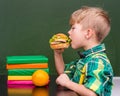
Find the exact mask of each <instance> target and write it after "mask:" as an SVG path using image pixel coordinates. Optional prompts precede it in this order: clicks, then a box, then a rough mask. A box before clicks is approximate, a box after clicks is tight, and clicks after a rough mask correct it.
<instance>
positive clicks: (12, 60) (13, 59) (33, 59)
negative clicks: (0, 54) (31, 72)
mask: <svg viewBox="0 0 120 96" xmlns="http://www.w3.org/2000/svg"><path fill="white" fill-rule="evenodd" d="M6 59H7V64H21V63H48V58H47V57H46V56H43V55H34V56H33V55H31V56H7V57H6Z"/></svg>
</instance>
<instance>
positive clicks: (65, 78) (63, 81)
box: [56, 74, 70, 87]
mask: <svg viewBox="0 0 120 96" xmlns="http://www.w3.org/2000/svg"><path fill="white" fill-rule="evenodd" d="M69 81H70V79H69V77H68V76H67V75H66V74H61V75H60V76H59V77H58V78H57V79H56V83H57V84H59V85H61V86H64V87H65V86H66V84H67V83H68V82H69Z"/></svg>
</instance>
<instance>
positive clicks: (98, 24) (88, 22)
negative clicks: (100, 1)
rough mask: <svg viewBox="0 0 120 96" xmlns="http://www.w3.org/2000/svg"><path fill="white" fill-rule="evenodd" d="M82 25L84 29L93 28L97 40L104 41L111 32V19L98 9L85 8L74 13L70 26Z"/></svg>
mask: <svg viewBox="0 0 120 96" xmlns="http://www.w3.org/2000/svg"><path fill="white" fill-rule="evenodd" d="M74 23H80V24H82V26H83V29H86V28H91V29H93V30H94V31H95V32H96V36H97V40H98V41H100V42H101V41H102V40H103V39H104V38H105V37H106V36H107V35H108V33H109V31H110V18H109V16H108V14H107V12H106V11H104V10H103V9H101V8H98V7H88V6H83V7H82V8H81V9H79V10H77V11H75V12H73V14H72V15H71V18H70V25H73V24H74Z"/></svg>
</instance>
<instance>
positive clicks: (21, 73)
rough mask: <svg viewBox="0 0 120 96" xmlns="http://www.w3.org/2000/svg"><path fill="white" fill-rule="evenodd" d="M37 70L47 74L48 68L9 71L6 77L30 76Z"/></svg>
mask: <svg viewBox="0 0 120 96" xmlns="http://www.w3.org/2000/svg"><path fill="white" fill-rule="evenodd" d="M37 70H44V71H45V72H47V73H48V74H49V68H41V69H40V68H39V69H9V70H8V76H32V74H33V73H34V72H35V71H37Z"/></svg>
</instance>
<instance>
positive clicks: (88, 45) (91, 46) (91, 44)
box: [84, 42, 100, 50]
mask: <svg viewBox="0 0 120 96" xmlns="http://www.w3.org/2000/svg"><path fill="white" fill-rule="evenodd" d="M99 44H100V42H99V43H98V42H97V43H89V44H87V45H86V46H85V47H84V50H88V49H91V48H93V47H95V46H97V45H99Z"/></svg>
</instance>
